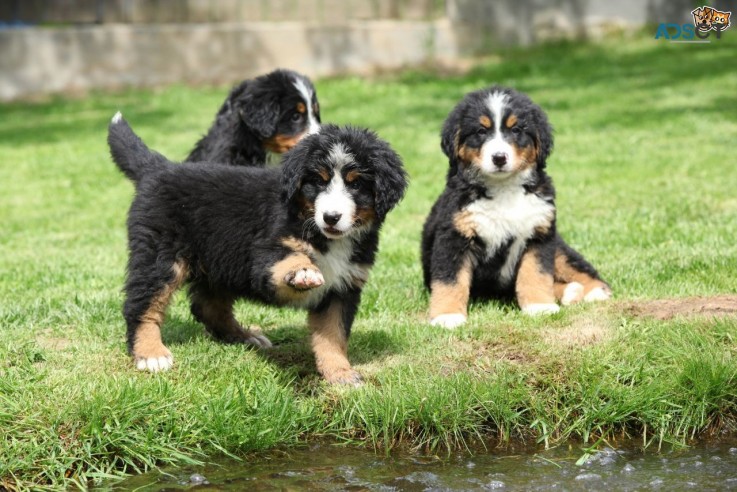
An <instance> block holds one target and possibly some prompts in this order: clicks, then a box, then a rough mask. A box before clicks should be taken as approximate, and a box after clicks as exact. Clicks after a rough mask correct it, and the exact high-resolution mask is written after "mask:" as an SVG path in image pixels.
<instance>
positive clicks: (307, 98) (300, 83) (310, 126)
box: [292, 77, 320, 135]
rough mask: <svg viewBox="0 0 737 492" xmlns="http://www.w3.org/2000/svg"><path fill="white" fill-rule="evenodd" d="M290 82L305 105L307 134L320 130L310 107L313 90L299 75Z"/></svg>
mask: <svg viewBox="0 0 737 492" xmlns="http://www.w3.org/2000/svg"><path fill="white" fill-rule="evenodd" d="M292 84H294V88H295V89H297V91H299V93H300V94H301V95H302V99H303V100H304V103H305V106H307V134H308V135H312V134H313V133H318V132H319V131H320V123H318V122H317V116H316V115H315V112H314V110H313V108H312V96H313V95H314V94H315V92H314V91H313V90H312V89H310V88H309V87H307V84H305V81H304V80H303V79H302V78H301V77H295V79H294V81H293V82H292Z"/></svg>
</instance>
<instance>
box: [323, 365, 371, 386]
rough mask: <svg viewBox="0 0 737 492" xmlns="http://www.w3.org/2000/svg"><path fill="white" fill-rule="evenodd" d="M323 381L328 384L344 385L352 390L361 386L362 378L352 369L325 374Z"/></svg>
mask: <svg viewBox="0 0 737 492" xmlns="http://www.w3.org/2000/svg"><path fill="white" fill-rule="evenodd" d="M325 381H327V382H328V383H330V384H345V385H348V386H353V387H354V388H359V387H361V386H363V376H361V374H360V373H359V372H357V371H354V370H353V369H340V370H337V371H334V372H331V373H330V374H326V375H325Z"/></svg>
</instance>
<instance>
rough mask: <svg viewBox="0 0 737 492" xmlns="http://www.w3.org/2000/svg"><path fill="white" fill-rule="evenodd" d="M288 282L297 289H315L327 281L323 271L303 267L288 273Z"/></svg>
mask: <svg viewBox="0 0 737 492" xmlns="http://www.w3.org/2000/svg"><path fill="white" fill-rule="evenodd" d="M286 280H287V283H288V284H289V285H291V286H292V287H294V288H295V289H297V290H307V289H314V288H315V287H320V286H321V285H322V284H324V283H325V278H324V277H323V276H322V272H320V271H319V270H314V269H312V268H302V269H300V270H297V271H296V272H290V273H289V274H287V279H286Z"/></svg>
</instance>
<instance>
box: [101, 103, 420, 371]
mask: <svg viewBox="0 0 737 492" xmlns="http://www.w3.org/2000/svg"><path fill="white" fill-rule="evenodd" d="M108 144H109V145H110V151H111V155H112V158H113V160H114V161H115V163H116V164H117V165H118V167H119V168H120V169H121V170H122V171H123V172H124V173H125V174H126V176H128V178H130V179H131V180H132V181H133V182H134V183H135V186H136V195H135V198H134V200H133V203H132V205H131V208H130V211H129V214H128V241H129V252H130V257H129V261H128V276H127V281H126V285H125V292H126V300H125V306H124V316H125V320H126V323H127V326H128V336H127V339H128V350H129V352H130V353H131V355H132V356H133V358H134V360H135V364H136V367H138V368H139V369H148V370H150V371H158V370H164V369H168V368H169V367H170V366H171V365H172V362H173V360H172V354H171V352H170V351H169V350H168V349H167V348H166V347H165V346H164V344H163V343H162V341H161V335H160V331H159V329H160V326H161V324H162V322H163V320H164V313H165V311H166V307H167V305H168V304H169V301H170V299H171V296H172V294H173V293H174V291H175V290H177V289H178V288H179V287H180V286H181V285H182V284H184V283H188V284H189V296H190V299H191V310H192V314H193V315H194V317H195V318H196V319H197V320H198V321H200V322H202V323H203V324H204V325H205V328H206V329H207V331H208V332H209V333H210V334H211V335H212V336H214V337H215V338H217V339H220V340H222V341H224V342H227V343H249V344H253V345H256V346H258V347H270V346H271V343H270V342H269V340H268V339H267V338H266V337H265V336H263V335H262V334H261V333H260V332H257V331H251V330H248V329H245V328H243V327H242V326H241V325H240V324H239V323H238V321H236V319H235V318H234V316H233V303H234V301H235V300H236V299H238V298H243V297H244V298H249V299H254V300H258V301H262V302H264V303H267V304H275V305H279V306H292V307H298V308H305V309H307V310H308V312H309V316H308V324H309V327H310V330H311V331H312V348H313V350H314V352H315V357H316V360H317V369H318V371H319V372H320V374H322V376H323V377H324V378H325V379H326V380H327V381H329V382H333V383H348V384H358V383H359V382H360V381H361V376H360V375H359V374H358V373H357V372H355V371H354V370H353V369H352V368H351V365H350V363H349V362H348V358H347V344H348V336H349V335H350V332H351V325H352V323H353V318H354V315H355V314H356V310H357V308H358V305H359V301H360V299H361V290H362V288H363V285H364V283H365V282H366V279H367V277H368V273H369V269H370V268H371V265H372V264H373V263H374V258H375V256H376V251H377V247H378V241H379V229H380V227H381V225H382V223H383V221H384V218H385V217H386V214H387V212H389V210H391V209H392V208H393V207H394V206H395V205H396V204H397V202H398V201H399V200H400V199H401V198H402V196H403V194H404V190H405V187H406V174H405V172H404V170H403V168H402V163H401V160H400V158H399V156H398V155H397V154H396V153H395V152H394V151H393V150H392V149H391V148H390V147H389V145H388V144H387V143H385V142H384V141H382V140H380V139H379V138H378V137H377V136H376V135H375V134H374V133H372V132H370V131H368V130H362V129H357V128H351V127H347V128H339V127H337V126H333V125H327V126H325V127H324V128H323V129H322V131H321V132H320V133H319V134H316V135H311V136H309V137H307V138H305V139H304V140H303V141H302V142H301V143H300V144H299V145H298V146H297V147H296V148H294V149H293V150H292V151H291V152H289V153H288V154H287V156H286V159H285V162H284V165H283V166H282V167H281V168H278V169H264V168H241V167H234V166H228V165H222V164H208V165H202V164H201V163H184V164H182V165H174V164H172V163H171V162H169V161H168V160H167V159H166V158H165V157H163V156H162V155H160V154H157V153H156V152H153V151H151V150H149V149H148V148H147V147H146V146H145V145H144V143H143V142H142V141H141V140H140V139H139V138H138V137H137V136H136V135H135V133H133V131H132V130H131V128H130V127H129V126H128V123H127V122H126V121H125V120H124V119H123V118H122V116H121V115H120V113H118V114H116V115H115V116H114V117H113V120H112V122H111V123H110V126H109V129H108Z"/></svg>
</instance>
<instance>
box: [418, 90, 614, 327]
mask: <svg viewBox="0 0 737 492" xmlns="http://www.w3.org/2000/svg"><path fill="white" fill-rule="evenodd" d="M441 146H442V149H443V152H444V153H445V155H447V156H448V159H449V161H450V170H449V171H448V176H447V182H446V186H445V190H444V191H443V193H442V195H441V196H440V197H439V198H438V200H437V202H435V205H434V206H433V208H432V211H431V212H430V216H429V217H428V219H427V221H426V222H425V227H424V230H423V233H422V267H423V271H424V279H425V285H426V286H427V287H428V288H429V289H430V292H431V295H430V318H431V323H432V324H433V325H440V326H444V327H447V328H453V327H455V326H458V325H460V324H462V323H464V322H465V321H466V316H467V305H468V301H469V298H470V297H479V298H489V297H495V298H510V297H516V299H517V302H518V303H519V306H520V307H521V308H522V310H523V311H524V312H526V313H529V314H538V313H555V312H557V311H558V310H559V307H558V305H557V304H556V301H560V302H561V304H563V305H567V304H572V303H574V302H578V301H580V300H585V301H594V300H604V299H608V298H609V297H610V296H611V290H610V288H609V286H608V285H607V284H606V282H604V281H603V280H602V279H601V278H600V277H599V274H598V273H597V272H596V270H595V269H594V267H592V266H591V265H590V264H589V263H588V262H587V261H586V260H585V259H584V258H583V257H582V256H581V255H580V254H578V253H577V252H576V251H574V250H573V249H572V248H571V247H570V246H568V245H567V244H566V243H565V241H563V239H562V238H561V237H560V235H558V233H557V232H556V229H555V219H556V211H555V190H554V189H553V184H552V182H551V179H550V177H549V176H548V175H547V174H546V173H545V161H546V159H547V158H548V155H549V154H550V151H551V150H552V147H553V136H552V129H551V128H550V125H549V124H548V120H547V117H546V116H545V113H543V111H542V109H540V108H539V107H538V106H537V105H535V104H534V103H533V102H532V101H530V99H529V98H528V97H527V96H526V95H524V94H521V93H519V92H516V91H514V90H512V89H507V88H504V87H490V88H488V89H483V90H479V91H476V92H472V93H470V94H468V95H467V96H466V97H465V98H464V99H463V100H462V101H461V102H460V103H459V104H458V105H457V106H456V107H455V108H454V109H453V111H451V113H450V115H448V118H447V119H446V121H445V124H444V126H443V131H442V144H441Z"/></svg>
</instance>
